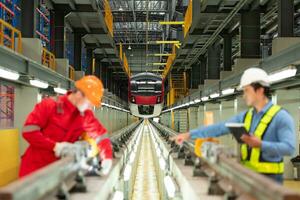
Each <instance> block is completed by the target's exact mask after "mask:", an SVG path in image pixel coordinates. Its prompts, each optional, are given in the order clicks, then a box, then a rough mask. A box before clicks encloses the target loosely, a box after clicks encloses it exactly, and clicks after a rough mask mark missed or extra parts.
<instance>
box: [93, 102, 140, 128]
mask: <svg viewBox="0 0 300 200" xmlns="http://www.w3.org/2000/svg"><path fill="white" fill-rule="evenodd" d="M95 115H96V117H97V118H98V119H99V120H100V122H101V123H102V124H103V125H104V126H105V127H106V129H107V130H108V132H109V133H113V132H114V131H117V130H119V129H121V128H123V127H125V126H127V125H129V124H131V123H133V122H134V121H135V118H134V116H132V115H130V114H129V113H126V112H122V111H119V110H115V109H111V108H108V107H101V108H100V109H97V110H96V111H95Z"/></svg>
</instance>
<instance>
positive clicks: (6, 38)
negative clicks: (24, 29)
mask: <svg viewBox="0 0 300 200" xmlns="http://www.w3.org/2000/svg"><path fill="white" fill-rule="evenodd" d="M16 40H17V41H16ZM16 42H17V46H15V44H16ZM0 45H2V46H6V47H8V48H10V49H12V50H14V51H16V52H18V53H22V34H21V32H20V31H19V30H18V29H16V28H15V27H13V26H12V25H10V24H9V23H7V22H6V21H4V20H2V19H0Z"/></svg>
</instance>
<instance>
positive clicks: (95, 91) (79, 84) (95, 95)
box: [75, 75, 104, 107]
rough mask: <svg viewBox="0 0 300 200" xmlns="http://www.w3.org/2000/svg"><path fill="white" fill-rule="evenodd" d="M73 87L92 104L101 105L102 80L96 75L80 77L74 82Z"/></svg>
mask: <svg viewBox="0 0 300 200" xmlns="http://www.w3.org/2000/svg"><path fill="white" fill-rule="evenodd" d="M75 87H76V88H77V89H78V90H80V91H81V92H82V93H83V94H84V95H85V96H86V97H87V99H88V100H89V101H90V102H91V103H92V104H93V105H94V106H96V107H99V106H101V99H102V96H103V93H104V88H103V84H102V81H101V80H100V79H98V78H97V77H96V76H92V75H89V76H84V77H82V78H81V79H80V80H78V81H76V82H75Z"/></svg>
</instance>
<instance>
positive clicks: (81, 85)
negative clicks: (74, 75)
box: [19, 76, 112, 177]
mask: <svg viewBox="0 0 300 200" xmlns="http://www.w3.org/2000/svg"><path fill="white" fill-rule="evenodd" d="M75 87H76V89H75V90H73V91H72V92H68V93H67V94H66V95H63V96H60V97H58V99H57V100H55V99H52V98H46V99H44V100H42V102H40V103H38V104H37V105H36V106H35V108H34V110H33V111H32V112H31V113H30V114H29V116H28V117H27V119H26V121H25V125H24V127H23V137H24V138H25V139H26V140H27V142H28V143H29V147H28V148H27V150H26V152H25V154H24V155H23V156H22V161H21V166H20V172H19V176H20V177H23V176H25V175H28V174H30V173H32V172H34V171H36V170H37V169H40V168H42V167H44V166H46V165H48V164H50V163H52V162H54V161H56V160H58V159H59V158H60V157H61V156H62V154H63V152H65V151H66V150H67V149H68V148H69V149H71V147H72V145H75V144H74V143H75V142H77V141H80V140H82V139H83V137H84V138H88V141H92V142H94V144H96V149H97V150H98V153H99V154H98V155H99V159H100V160H101V168H102V170H101V173H102V174H104V175H106V174H108V173H109V171H110V168H111V166H112V145H111V142H110V139H109V138H108V137H107V131H106V129H105V128H104V127H103V126H102V124H101V123H100V122H99V121H98V120H97V119H96V118H95V116H94V114H93V112H92V110H91V108H92V107H93V106H96V107H100V105H101V98H102V96H103V91H104V89H103V84H102V82H101V81H100V80H99V79H98V78H97V77H96V76H85V77H83V78H82V79H80V80H78V81H76V82H75Z"/></svg>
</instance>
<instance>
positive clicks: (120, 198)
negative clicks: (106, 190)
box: [112, 190, 124, 200]
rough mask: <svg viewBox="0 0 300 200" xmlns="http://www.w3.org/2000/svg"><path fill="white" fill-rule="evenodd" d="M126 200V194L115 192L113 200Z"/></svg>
mask: <svg viewBox="0 0 300 200" xmlns="http://www.w3.org/2000/svg"><path fill="white" fill-rule="evenodd" d="M123 199H124V193H123V192H122V191H118V190H117V191H115V193H114V195H113V197H112V200H123Z"/></svg>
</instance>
